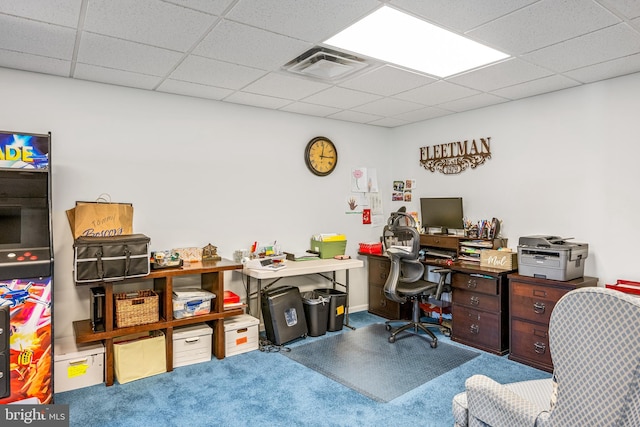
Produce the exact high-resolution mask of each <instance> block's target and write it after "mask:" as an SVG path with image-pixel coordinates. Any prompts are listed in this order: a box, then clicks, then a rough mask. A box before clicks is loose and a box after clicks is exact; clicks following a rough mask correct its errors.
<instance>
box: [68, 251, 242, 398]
mask: <svg viewBox="0 0 640 427" xmlns="http://www.w3.org/2000/svg"><path fill="white" fill-rule="evenodd" d="M241 269H242V264H239V263H235V262H233V261H230V260H226V259H222V260H220V261H213V262H206V263H200V262H197V263H191V265H189V266H187V267H182V268H168V269H162V270H155V271H152V272H151V273H150V274H149V275H148V276H145V277H138V278H135V279H127V280H122V281H118V282H96V283H93V284H91V286H102V287H104V290H105V307H104V313H103V314H104V324H105V328H104V329H105V330H104V331H102V332H93V330H92V329H91V321H90V320H89V319H85V320H78V321H75V322H73V330H74V334H75V339H76V342H77V343H78V344H82V343H92V342H97V341H103V342H104V346H105V364H104V366H105V384H106V385H107V386H110V385H113V382H114V354H113V340H114V338H118V337H121V336H125V335H130V334H135V333H139V332H148V331H156V330H161V331H163V332H164V334H165V347H166V356H167V372H171V371H173V330H174V328H176V327H179V326H185V325H191V324H194V323H203V322H206V323H207V324H208V325H209V326H211V327H212V329H213V340H212V347H213V348H212V353H213V354H214V355H215V356H216V358H218V359H224V357H225V335H224V319H225V318H227V317H232V316H237V315H240V314H244V307H242V306H241V307H235V308H230V309H227V310H225V309H224V307H223V305H224V272H225V271H231V270H241ZM187 275H200V286H201V288H202V289H204V290H206V291H209V292H211V293H213V294H215V296H216V297H215V298H214V299H213V300H211V312H210V313H209V314H205V315H200V316H193V317H185V318H182V319H174V318H173V302H172V295H173V279H174V277H178V276H187ZM146 280H153V289H154V292H156V293H157V294H158V298H159V299H158V305H159V310H160V313H159V314H160V316H159V320H158V321H157V322H154V323H148V324H145V325H136V326H129V327H126V328H116V327H115V322H114V317H115V316H114V314H115V313H114V300H113V293H114V287H117V286H120V285H123V284H127V283H137V282H141V281H146ZM82 286H86V285H84V284H83V285H82Z"/></svg>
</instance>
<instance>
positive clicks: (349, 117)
mask: <svg viewBox="0 0 640 427" xmlns="http://www.w3.org/2000/svg"><path fill="white" fill-rule="evenodd" d="M327 117H328V118H330V119H336V120H345V121H347V122H356V123H370V122H373V121H376V120H380V119H382V118H383V117H381V116H375V115H373V114H366V113H359V112H357V111H350V110H345V111H340V112H339V113H336V114H331V115H330V116H327Z"/></svg>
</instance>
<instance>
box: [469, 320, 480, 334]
mask: <svg viewBox="0 0 640 427" xmlns="http://www.w3.org/2000/svg"><path fill="white" fill-rule="evenodd" d="M469 331H470V332H471V333H472V334H476V335H477V334H479V333H480V326H479V325H476V324H475V323H473V324H472V325H471V326H470V327H469Z"/></svg>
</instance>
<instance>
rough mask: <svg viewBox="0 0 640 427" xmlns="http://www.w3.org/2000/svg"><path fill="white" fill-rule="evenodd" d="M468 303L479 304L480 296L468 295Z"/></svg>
mask: <svg viewBox="0 0 640 427" xmlns="http://www.w3.org/2000/svg"><path fill="white" fill-rule="evenodd" d="M469 303H470V304H471V305H480V298H479V297H470V298H469Z"/></svg>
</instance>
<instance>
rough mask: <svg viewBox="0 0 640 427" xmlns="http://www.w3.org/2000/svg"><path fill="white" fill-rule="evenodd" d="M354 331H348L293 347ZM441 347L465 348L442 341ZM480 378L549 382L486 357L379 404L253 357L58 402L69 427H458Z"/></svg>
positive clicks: (294, 366)
mask: <svg viewBox="0 0 640 427" xmlns="http://www.w3.org/2000/svg"><path fill="white" fill-rule="evenodd" d="M382 321H384V319H382V318H380V317H377V316H374V315H371V314H369V313H367V312H359V313H354V314H352V315H351V317H350V323H351V324H352V325H353V326H355V327H356V328H359V327H364V326H366V325H370V324H373V323H380V322H382ZM350 332H352V331H351V330H349V329H348V328H343V329H342V330H341V331H338V332H328V333H327V334H326V335H324V336H321V337H314V338H312V337H309V338H307V339H304V340H302V339H301V340H297V341H295V342H293V343H289V344H288V347H290V348H294V347H296V346H299V345H304V344H306V343H308V342H310V341H312V340H322V339H324V338H326V337H329V336H331V335H333V334H345V333H350ZM439 340H440V342H443V343H448V344H452V345H459V344H457V343H453V342H451V341H450V340H449V339H448V338H447V337H444V336H441V335H439ZM464 348H468V347H464ZM472 350H475V349H472ZM473 374H484V375H487V376H489V377H491V378H493V379H495V380H496V381H498V382H501V383H506V382H513V381H522V380H527V379H539V378H549V377H550V374H549V373H546V372H543V371H539V370H537V369H534V368H531V367H528V366H525V365H522V364H519V363H516V362H513V361H510V360H508V359H507V357H506V356H503V357H500V356H495V355H492V354H489V353H484V352H481V354H480V356H478V357H475V358H474V359H472V360H470V361H468V362H466V363H464V364H462V365H461V366H459V367H458V368H455V369H453V370H451V371H448V372H446V373H445V374H443V375H440V376H439V377H437V378H435V379H433V380H432V381H429V382H427V383H425V384H422V385H421V386H419V387H417V388H414V389H413V390H411V391H409V392H407V393H405V394H403V395H402V396H400V397H398V398H396V399H394V400H392V401H390V402H388V403H380V402H376V401H374V400H371V399H370V398H368V397H366V396H364V395H362V394H360V393H358V392H356V391H354V390H352V389H350V388H348V387H346V386H344V385H342V384H340V383H337V382H335V381H333V380H331V379H329V378H328V377H326V376H324V375H322V374H320V373H318V372H316V371H314V370H312V369H309V368H306V367H305V366H303V365H301V364H299V363H297V362H295V361H293V360H291V359H289V358H288V357H285V356H284V355H282V354H279V353H278V352H261V351H252V352H249V353H244V354H240V355H236V356H232V357H228V358H225V359H223V360H217V359H215V358H214V359H213V360H211V361H210V362H205V363H199V364H196V365H190V366H184V367H180V368H176V369H175V370H174V371H173V372H168V373H165V374H160V375H156V376H153V377H149V378H144V379H141V380H137V381H134V382H131V383H127V384H123V385H120V384H117V383H116V384H115V385H113V386H111V387H105V386H104V385H96V386H92V387H86V388H83V389H79V390H72V391H68V392H64V393H57V394H56V395H55V403H57V404H68V405H69V410H70V425H71V426H82V427H84V426H92V427H99V426H126V427H129V426H131V427H133V426H143V427H148V426H154V427H156V426H157V427H160V426H163V427H164V426H178V427H182V426H188V427H199V426H203V427H204V426H207V427H213V426H231V427H234V426H250V425H251V426H328V425H331V426H407V425H421V426H451V425H453V416H452V415H451V399H452V398H453V396H454V395H455V394H457V393H459V392H460V391H462V390H463V389H464V381H465V380H466V379H467V378H468V377H470V376H471V375H473ZM407 375H411V373H407Z"/></svg>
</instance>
